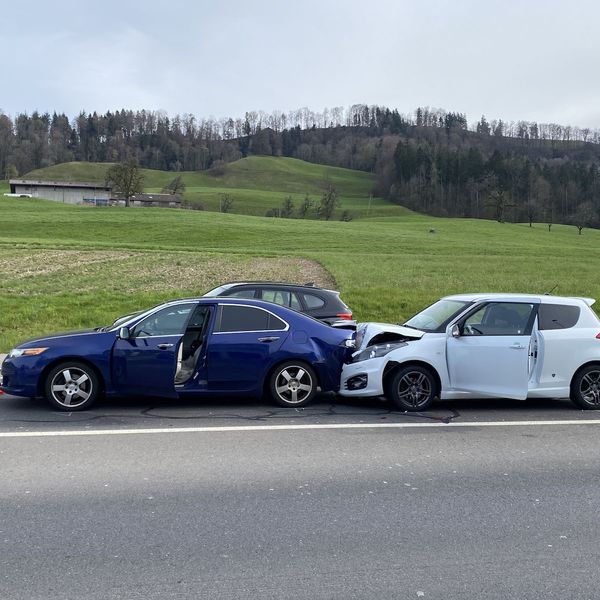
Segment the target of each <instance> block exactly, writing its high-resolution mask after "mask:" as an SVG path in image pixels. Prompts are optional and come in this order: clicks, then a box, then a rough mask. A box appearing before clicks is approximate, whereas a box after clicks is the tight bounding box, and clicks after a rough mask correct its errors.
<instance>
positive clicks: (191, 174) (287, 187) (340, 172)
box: [25, 156, 406, 218]
mask: <svg viewBox="0 0 600 600" xmlns="http://www.w3.org/2000/svg"><path fill="white" fill-rule="evenodd" d="M109 167H110V165H109V164H106V163H77V162H73V163H64V164H60V165H54V166H52V167H47V168H45V169H37V170H35V171H31V172H30V173H27V175H26V176H25V177H27V178H31V179H37V178H39V179H52V180H57V181H91V182H96V181H97V182H101V181H104V180H105V176H106V171H107V169H108V168H109ZM142 172H143V174H144V186H145V190H146V191H148V192H160V191H161V189H162V188H163V187H164V186H165V185H167V184H168V183H169V182H170V181H172V179H173V178H174V177H175V176H177V175H181V176H182V178H183V181H184V182H185V184H186V188H187V189H186V192H185V193H184V194H183V196H184V198H185V199H186V200H187V201H189V202H192V203H201V204H202V205H203V206H204V207H205V209H206V210H209V211H218V210H219V201H220V199H221V195H222V194H224V193H227V194H229V195H230V196H232V197H233V199H234V204H233V209H232V211H231V212H233V213H237V214H247V215H257V216H264V214H265V213H266V211H267V210H269V209H271V208H277V207H279V206H281V203H282V202H283V200H284V198H285V197H286V196H288V195H291V196H292V198H293V200H294V204H295V205H296V207H298V206H299V205H300V203H301V202H302V200H303V199H304V196H305V194H307V193H308V194H310V196H311V198H312V200H313V201H315V202H318V200H319V198H320V197H321V194H322V193H323V184H324V182H325V181H330V182H331V183H332V184H333V185H334V186H335V187H336V188H337V190H338V192H339V194H340V198H341V207H340V209H338V211H337V217H339V215H340V214H341V212H342V211H344V210H350V211H351V212H352V215H353V217H354V218H361V217H372V216H394V215H395V216H398V215H402V214H404V213H406V209H404V208H402V207H400V206H397V205H395V204H392V203H390V202H387V201H385V200H383V199H382V198H373V199H371V200H370V199H369V195H370V191H371V188H372V187H373V183H374V178H373V175H372V174H371V173H365V172H362V171H354V170H351V169H341V168H338V167H328V166H325V165H316V164H313V163H308V162H305V161H302V160H298V159H295V158H277V157H272V156H250V157H248V158H243V159H241V160H238V161H235V162H233V163H229V164H227V165H226V166H225V167H224V169H223V172H222V174H218V175H217V174H213V173H211V172H210V171H188V172H181V173H174V172H167V171H156V170H151V169H142ZM334 218H335V217H334Z"/></svg>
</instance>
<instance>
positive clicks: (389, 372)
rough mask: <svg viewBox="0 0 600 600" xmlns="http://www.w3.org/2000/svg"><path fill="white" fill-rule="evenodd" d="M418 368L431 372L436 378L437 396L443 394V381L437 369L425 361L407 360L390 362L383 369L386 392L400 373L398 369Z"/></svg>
mask: <svg viewBox="0 0 600 600" xmlns="http://www.w3.org/2000/svg"><path fill="white" fill-rule="evenodd" d="M410 366H417V367H423V368H424V369H427V370H428V371H431V374H432V375H433V376H434V378H435V384H436V388H437V389H436V396H438V397H439V396H440V394H441V393H442V379H441V377H440V374H439V373H438V371H437V369H436V368H435V367H434V366H433V365H432V364H431V363H428V362H426V361H424V360H407V361H406V362H398V361H396V360H390V361H389V362H388V363H387V364H386V365H385V367H384V369H383V376H382V383H383V389H384V390H385V389H386V388H387V386H388V384H389V383H390V381H391V380H392V377H394V374H395V373H396V372H397V371H398V369H403V368H404V367H410Z"/></svg>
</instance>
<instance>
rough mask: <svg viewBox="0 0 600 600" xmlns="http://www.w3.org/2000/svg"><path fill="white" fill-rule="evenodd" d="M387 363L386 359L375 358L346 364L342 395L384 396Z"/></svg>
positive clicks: (343, 370) (341, 387)
mask: <svg viewBox="0 0 600 600" xmlns="http://www.w3.org/2000/svg"><path fill="white" fill-rule="evenodd" d="M385 364H386V361H385V360H384V359H382V358H373V359H371V360H362V361H360V362H357V363H350V364H347V365H344V368H343V369H342V377H341V381H340V391H339V393H340V394H341V395H342V396H382V395H383V370H384V369H385Z"/></svg>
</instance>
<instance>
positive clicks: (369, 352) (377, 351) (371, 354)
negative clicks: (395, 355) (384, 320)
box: [352, 342, 407, 363]
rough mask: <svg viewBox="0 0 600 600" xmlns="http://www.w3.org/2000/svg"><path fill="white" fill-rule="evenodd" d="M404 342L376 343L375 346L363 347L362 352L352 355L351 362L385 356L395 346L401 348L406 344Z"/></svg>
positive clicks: (394, 348)
mask: <svg viewBox="0 0 600 600" xmlns="http://www.w3.org/2000/svg"><path fill="white" fill-rule="evenodd" d="M406 345H407V344H406V342H398V343H396V344H377V345H375V346H369V347H368V348H365V349H364V350H363V351H362V352H359V353H358V354H356V355H355V356H353V357H352V362H353V363H355V362H361V361H363V360H369V359H371V358H380V357H382V356H385V355H386V354H388V353H389V352H391V351H392V350H396V349H397V348H402V346H406Z"/></svg>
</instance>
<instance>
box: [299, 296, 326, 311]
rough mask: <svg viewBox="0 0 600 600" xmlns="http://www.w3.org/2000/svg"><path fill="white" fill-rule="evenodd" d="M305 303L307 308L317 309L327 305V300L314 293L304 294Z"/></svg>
mask: <svg viewBox="0 0 600 600" xmlns="http://www.w3.org/2000/svg"><path fill="white" fill-rule="evenodd" d="M304 303H305V304H306V308H308V310H315V309H317V308H323V307H324V306H325V300H323V299H322V298H319V297H318V296H315V295H314V294H304Z"/></svg>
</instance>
